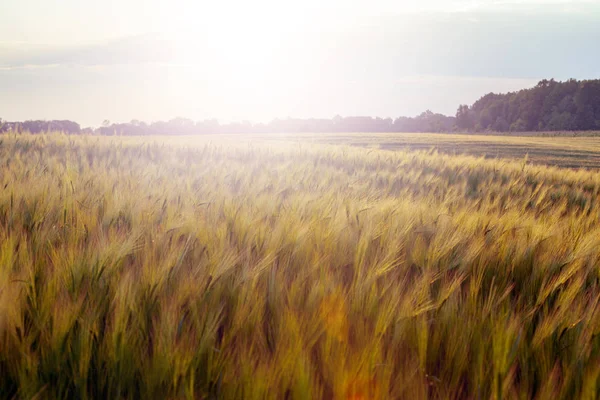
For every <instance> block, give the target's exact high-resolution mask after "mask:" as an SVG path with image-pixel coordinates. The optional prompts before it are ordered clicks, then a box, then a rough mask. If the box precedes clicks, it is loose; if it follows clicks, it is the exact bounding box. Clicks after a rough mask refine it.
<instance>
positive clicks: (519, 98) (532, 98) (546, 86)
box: [456, 79, 600, 132]
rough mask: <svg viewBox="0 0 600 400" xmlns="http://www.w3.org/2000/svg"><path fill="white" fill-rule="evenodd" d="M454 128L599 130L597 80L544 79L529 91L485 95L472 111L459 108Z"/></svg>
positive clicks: (599, 113) (473, 106)
mask: <svg viewBox="0 0 600 400" xmlns="http://www.w3.org/2000/svg"><path fill="white" fill-rule="evenodd" d="M456 127H457V129H459V130H463V131H476V132H481V131H496V132H507V131H512V132H529V131H586V130H600V80H584V81H577V80H575V79H570V80H568V81H565V82H557V81H555V80H554V79H551V80H547V79H544V80H542V81H540V82H539V83H538V84H537V85H536V86H535V87H533V88H530V89H523V90H520V91H518V92H512V93H506V94H495V93H488V94H486V95H485V96H483V97H481V98H480V99H479V100H477V101H476V102H475V103H474V104H473V105H472V106H471V107H469V106H467V105H461V106H459V107H458V111H457V113H456Z"/></svg>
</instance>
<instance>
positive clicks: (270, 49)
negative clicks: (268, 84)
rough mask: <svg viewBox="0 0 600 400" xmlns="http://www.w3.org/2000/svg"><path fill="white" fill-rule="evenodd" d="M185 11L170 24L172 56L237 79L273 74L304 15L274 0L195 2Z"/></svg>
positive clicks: (269, 77)
mask: <svg viewBox="0 0 600 400" xmlns="http://www.w3.org/2000/svg"><path fill="white" fill-rule="evenodd" d="M186 12H187V13H189V15H188V16H182V19H180V20H179V21H178V22H179V23H178V24H176V25H172V26H171V32H170V34H171V35H172V37H173V38H174V41H175V42H176V43H175V44H176V48H177V54H176V58H177V59H178V60H181V59H183V60H185V61H186V62H188V63H192V64H194V65H198V66H199V67H205V68H208V67H211V68H212V72H213V73H214V74H215V75H216V76H215V79H227V80H230V81H231V80H233V81H234V82H235V81H239V82H240V83H241V82H246V81H271V80H273V79H276V78H277V76H278V75H279V74H280V72H281V61H282V60H285V59H286V55H287V54H288V52H290V51H291V50H290V47H291V46H290V44H291V43H292V42H293V41H294V40H296V39H297V38H298V32H300V31H301V29H300V28H301V26H302V24H303V22H304V21H305V15H304V14H303V13H302V12H293V10H287V9H285V8H284V7H282V6H281V5H280V4H279V3H278V2H277V1H273V0H263V1H258V2H241V1H239V2H238V1H236V2H231V1H229V2H210V3H207V2H199V3H198V4H197V5H190V6H189V7H188V8H187V9H186ZM191 16H195V17H191Z"/></svg>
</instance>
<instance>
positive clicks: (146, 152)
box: [0, 134, 600, 400]
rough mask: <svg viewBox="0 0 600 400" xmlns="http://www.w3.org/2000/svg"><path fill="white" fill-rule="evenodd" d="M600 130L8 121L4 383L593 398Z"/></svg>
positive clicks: (80, 395)
mask: <svg viewBox="0 0 600 400" xmlns="http://www.w3.org/2000/svg"><path fill="white" fill-rule="evenodd" d="M434 145H435V147H437V148H439V149H440V150H441V151H443V152H445V153H448V154H444V153H434V152H430V151H406V149H416V148H417V149H425V148H429V147H430V146H434ZM598 147H599V144H598V143H597V142H596V141H595V140H593V139H566V138H565V139H556V138H553V139H543V138H495V137H478V136H459V135H380V134H373V135H333V134H331V135H328V134H324V135H263V136H257V137H249V136H241V135H237V136H236V135H230V136H203V137H167V136H156V137H96V136H64V135H59V134H56V135H41V136H30V135H6V136H2V137H0V399H33V398H37V399H201V400H204V399H354V400H358V399H363V400H366V399H381V400H384V399H415V400H419V399H497V400H500V399H517V398H519V399H530V398H531V399H552V400H562V399H573V398H577V399H579V398H582V399H593V398H599V397H600V385H598V382H600V172H598V171H595V170H584V169H579V170H573V169H567V168H558V167H548V166H545V165H532V164H531V163H529V162H527V163H526V162H524V161H523V159H522V156H523V155H524V152H523V151H524V149H527V151H526V152H527V153H529V154H530V160H531V161H535V162H536V163H540V164H543V163H548V164H555V163H557V162H556V160H558V161H560V162H561V163H560V165H565V166H583V165H585V166H588V167H592V166H596V165H597V164H595V163H596V161H595V160H596V151H598ZM454 149H456V150H457V151H456V152H457V153H458V152H461V151H462V150H469V153H471V154H475V155H477V156H478V157H471V156H468V155H454V154H452V153H454ZM389 150H393V151H389ZM459 150H460V151H459ZM490 150H493V151H494V152H496V153H499V152H501V151H502V152H503V153H502V154H503V155H506V156H507V157H516V158H517V160H510V159H498V160H496V159H484V158H482V157H479V156H481V155H482V154H484V153H486V154H487V153H489V151H490ZM534 150H535V151H534ZM586 151H587V152H590V153H591V154H590V157H588V156H587V153H585V152H586ZM490 155H491V156H492V157H495V156H496V154H493V155H492V154H490ZM553 160H554V161H553Z"/></svg>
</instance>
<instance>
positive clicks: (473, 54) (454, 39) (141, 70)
mask: <svg viewBox="0 0 600 400" xmlns="http://www.w3.org/2000/svg"><path fill="white" fill-rule="evenodd" d="M599 43H600V2H598V1H559V0H557V1H541V0H539V1H536V0H523V1H492V0H489V1H483V0H479V1H478V0H468V1H467V0H456V1H448V0H444V1H440V0H421V1H419V2H414V1H387V0H374V1H369V2H367V1H344V2H342V1H341V0H330V1H317V0H308V1H304V2H282V1H275V0H257V1H254V2H247V1H244V2H242V1H241V0H239V1H235V0H229V1H221V2H204V1H200V2H198V1H191V0H174V1H171V2H166V1H157V0H145V1H142V0H129V1H116V0H110V1H104V2H98V1H81V0H79V1H75V0H63V1H43V0H5V1H3V2H2V3H0V117H2V118H4V119H7V120H22V119H34V118H42V119H51V118H65V119H73V120H77V121H79V122H81V123H82V124H84V125H92V126H95V125H99V124H100V123H101V122H102V121H103V120H104V119H109V120H111V121H129V120H131V119H142V120H146V121H152V120H158V119H169V118H172V117H176V116H184V117H189V118H192V119H205V118H213V117H214V118H218V119H220V120H223V121H232V120H251V121H268V120H270V119H272V118H275V117H286V116H293V117H310V116H313V117H332V116H333V115H335V114H341V115H373V116H375V115H377V116H382V117H388V116H390V117H396V116H400V115H415V114H417V113H419V112H421V111H423V110H425V109H431V110H433V111H437V112H442V113H446V114H453V113H454V112H455V110H456V107H457V106H458V104H460V103H472V102H473V101H475V100H476V99H477V98H478V97H480V96H481V95H483V94H484V93H486V92H489V91H495V92H505V91H512V90H517V89H519V88H522V87H527V86H531V85H534V84H535V83H536V82H537V81H538V80H540V79H543V78H552V77H553V78H556V79H561V80H562V79H568V78H571V77H573V78H578V79H586V78H590V79H591V78H600V51H599V50H600V45H599Z"/></svg>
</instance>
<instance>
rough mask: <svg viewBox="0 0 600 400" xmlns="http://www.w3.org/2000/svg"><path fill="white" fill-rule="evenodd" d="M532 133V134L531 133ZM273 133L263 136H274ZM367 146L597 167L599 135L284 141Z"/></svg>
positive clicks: (350, 136) (318, 137) (403, 136)
mask: <svg viewBox="0 0 600 400" xmlns="http://www.w3.org/2000/svg"><path fill="white" fill-rule="evenodd" d="M530 135H533V134H530ZM275 137H276V136H275V135H272V136H265V138H271V139H272V138H275ZM290 139H291V140H297V141H300V142H304V143H306V141H307V140H310V141H312V142H315V143H329V144H347V145H351V146H358V147H366V148H370V149H385V150H430V149H436V150H437V151H439V152H441V153H447V154H467V155H472V156H475V157H481V156H485V157H486V158H513V159H523V158H525V157H526V156H527V157H528V160H529V161H530V162H532V163H534V164H544V165H551V166H559V167H564V168H594V169H597V168H600V137H598V136H587V137H569V136H555V137H544V136H493V135H463V134H435V133H427V134H423V133H394V134H388V133H371V134H368V135H365V134H310V135H309V134H304V135H296V136H294V137H292V138H288V137H286V138H284V140H290Z"/></svg>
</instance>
